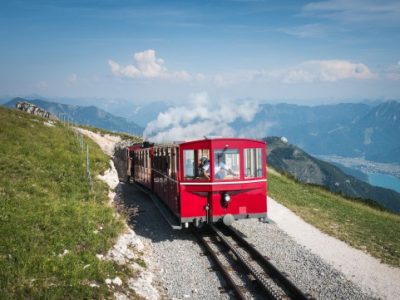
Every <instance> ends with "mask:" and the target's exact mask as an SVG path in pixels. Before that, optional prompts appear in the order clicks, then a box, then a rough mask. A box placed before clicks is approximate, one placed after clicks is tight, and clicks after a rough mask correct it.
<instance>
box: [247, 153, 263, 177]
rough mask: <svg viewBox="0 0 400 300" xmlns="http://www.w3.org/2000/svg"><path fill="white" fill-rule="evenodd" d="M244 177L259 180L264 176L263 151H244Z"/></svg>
mask: <svg viewBox="0 0 400 300" xmlns="http://www.w3.org/2000/svg"><path fill="white" fill-rule="evenodd" d="M244 172H245V174H244V177H245V178H259V177H262V176H263V162H262V149H261V148H254V149H244Z"/></svg>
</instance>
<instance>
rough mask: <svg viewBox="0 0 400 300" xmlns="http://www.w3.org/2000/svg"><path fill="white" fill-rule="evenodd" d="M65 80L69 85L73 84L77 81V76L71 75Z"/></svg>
mask: <svg viewBox="0 0 400 300" xmlns="http://www.w3.org/2000/svg"><path fill="white" fill-rule="evenodd" d="M67 80H68V82H70V83H74V82H76V81H77V80H78V75H76V74H75V73H72V74H71V75H69V76H68V78H67Z"/></svg>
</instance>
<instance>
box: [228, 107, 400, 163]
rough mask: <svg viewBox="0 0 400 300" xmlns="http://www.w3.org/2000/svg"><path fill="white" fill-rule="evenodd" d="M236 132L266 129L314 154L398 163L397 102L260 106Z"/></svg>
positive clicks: (399, 125) (399, 130) (399, 116)
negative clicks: (370, 104)
mask: <svg viewBox="0 0 400 300" xmlns="http://www.w3.org/2000/svg"><path fill="white" fill-rule="evenodd" d="M232 126H233V127H234V128H235V129H236V130H237V131H239V132H240V131H242V132H246V128H266V129H265V132H264V136H267V135H274V136H285V137H287V138H288V140H289V141H290V142H291V143H292V144H295V145H298V146H299V147H301V148H303V149H304V150H305V151H307V152H309V153H312V154H315V155H340V156H345V157H364V158H366V159H368V160H372V161H378V162H388V163H400V102H397V101H387V102H383V103H380V104H377V105H375V106H369V105H367V104H362V103H346V104H335V105H323V106H314V107H310V106H300V105H293V104H277V105H271V104H263V105H262V106H261V109H260V111H259V112H258V113H257V114H256V116H255V117H254V119H253V120H252V121H251V122H250V123H246V122H235V124H232Z"/></svg>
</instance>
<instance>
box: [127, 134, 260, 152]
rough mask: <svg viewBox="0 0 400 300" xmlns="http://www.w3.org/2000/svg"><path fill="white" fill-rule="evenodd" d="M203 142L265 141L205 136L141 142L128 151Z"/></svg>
mask: <svg viewBox="0 0 400 300" xmlns="http://www.w3.org/2000/svg"><path fill="white" fill-rule="evenodd" d="M205 142H210V143H220V142H223V143H225V142H247V143H262V144H266V142H265V141H263V140H256V139H249V138H234V137H227V138H223V137H212V138H208V137H205V138H204V139H197V140H190V141H176V142H174V143H163V144H151V143H147V145H143V144H135V145H132V146H131V147H128V149H129V150H130V151H132V150H137V149H148V148H153V147H179V146H190V145H195V144H201V143H205Z"/></svg>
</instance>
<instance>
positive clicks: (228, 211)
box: [127, 138, 267, 228]
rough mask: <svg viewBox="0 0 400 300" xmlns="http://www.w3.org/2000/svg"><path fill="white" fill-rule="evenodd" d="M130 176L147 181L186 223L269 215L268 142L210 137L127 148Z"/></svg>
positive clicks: (182, 224) (181, 222)
mask: <svg viewBox="0 0 400 300" xmlns="http://www.w3.org/2000/svg"><path fill="white" fill-rule="evenodd" d="M127 157H128V160H127V162H128V163H127V173H128V180H130V179H133V181H134V182H136V183H138V184H140V185H142V186H144V187H146V188H147V189H149V190H151V191H152V192H153V193H155V194H156V195H157V196H158V199H159V200H161V202H162V203H163V204H164V206H165V207H167V209H168V210H169V212H171V213H172V215H173V216H174V218H175V221H176V223H177V224H178V225H179V226H180V227H185V228H187V227H189V224H193V225H194V226H201V225H202V224H204V223H214V222H218V221H223V222H224V223H225V224H231V223H232V222H233V221H234V220H237V219H243V218H258V219H260V220H262V221H265V220H266V218H267V170H266V161H267V160H266V144H265V142H264V141H258V140H253V139H243V138H213V139H208V138H205V139H203V140H196V141H189V142H183V143H179V144H171V145H151V144H143V145H134V146H132V147H129V148H128V149H127Z"/></svg>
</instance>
